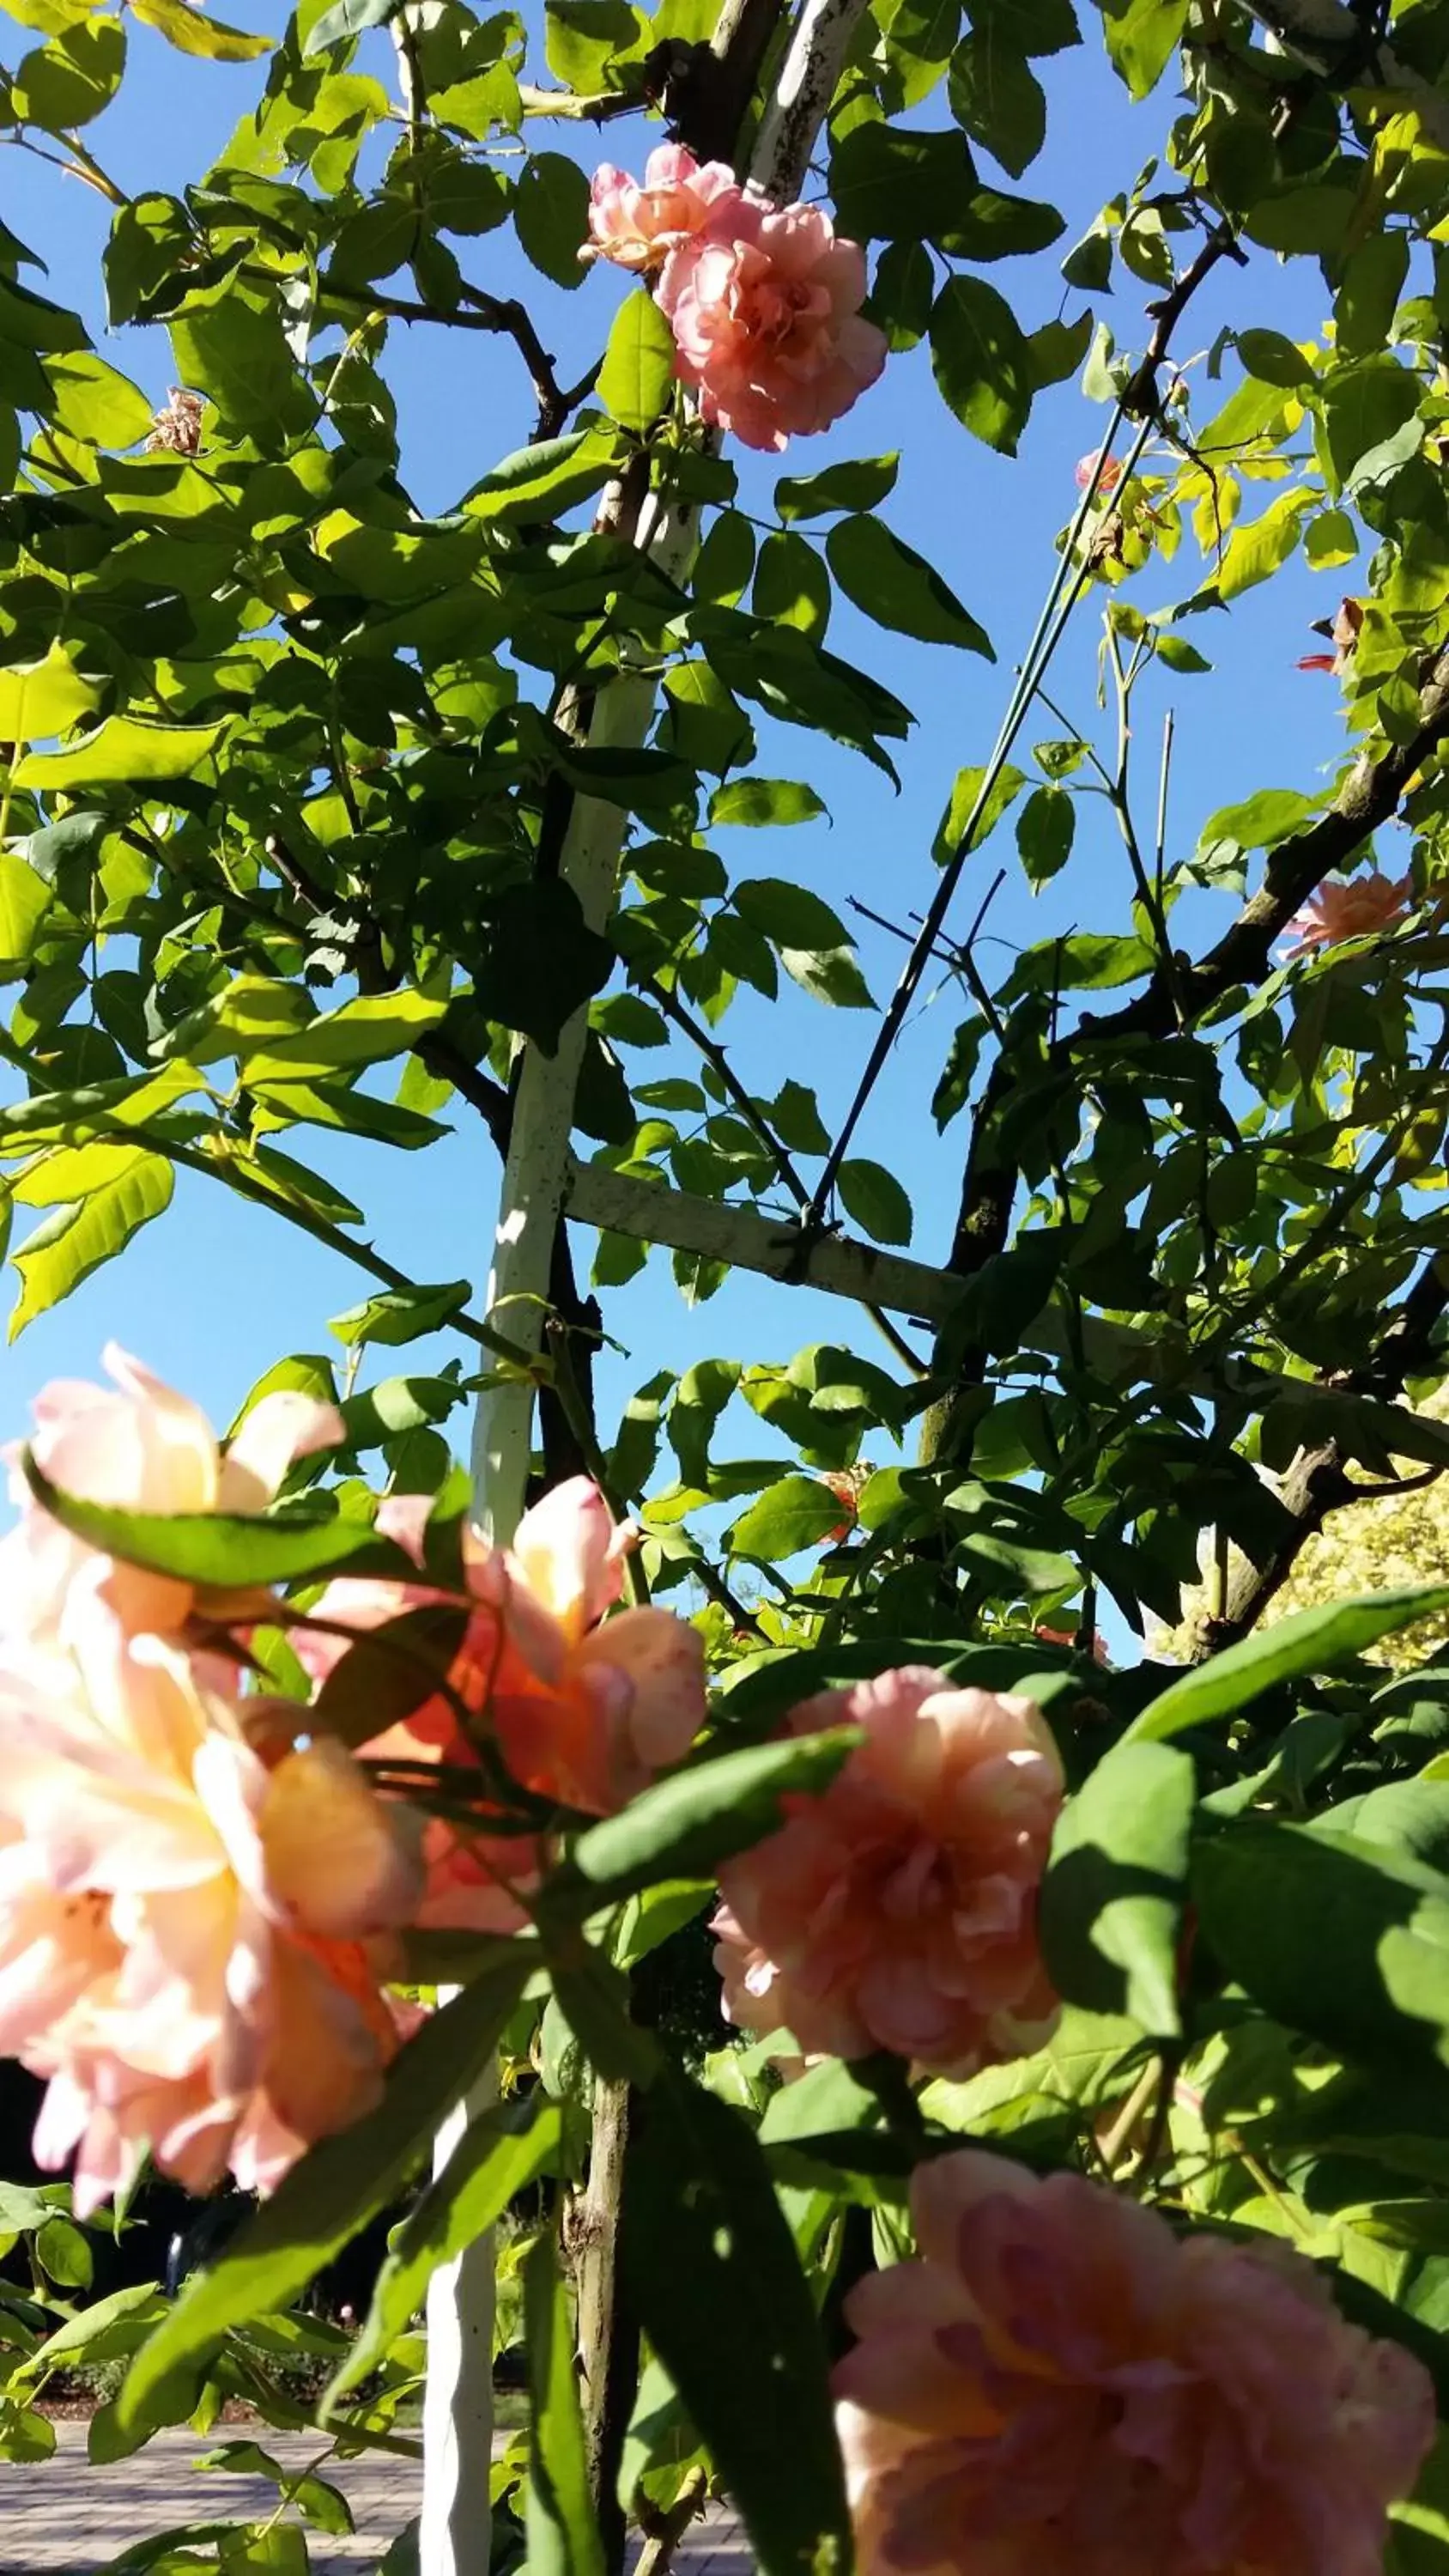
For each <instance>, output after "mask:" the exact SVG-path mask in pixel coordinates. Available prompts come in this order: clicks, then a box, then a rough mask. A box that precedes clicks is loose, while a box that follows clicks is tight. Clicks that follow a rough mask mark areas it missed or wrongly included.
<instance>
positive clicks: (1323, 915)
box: [1280, 869, 1414, 959]
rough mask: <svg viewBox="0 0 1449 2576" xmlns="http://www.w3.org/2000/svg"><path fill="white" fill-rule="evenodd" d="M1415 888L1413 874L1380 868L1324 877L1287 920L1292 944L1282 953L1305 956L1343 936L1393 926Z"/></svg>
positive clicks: (1334, 944)
mask: <svg viewBox="0 0 1449 2576" xmlns="http://www.w3.org/2000/svg"><path fill="white" fill-rule="evenodd" d="M1413 892H1414V888H1413V880H1412V878H1410V877H1398V878H1395V877H1386V876H1381V875H1380V874H1379V873H1378V871H1377V869H1371V870H1370V871H1369V873H1368V875H1367V876H1361V877H1325V878H1324V880H1323V883H1322V885H1320V886H1317V887H1316V888H1315V889H1314V891H1313V893H1312V894H1311V895H1310V896H1309V898H1308V901H1307V903H1306V904H1305V905H1304V907H1303V909H1302V911H1301V912H1295V914H1294V915H1293V918H1292V920H1291V921H1290V922H1289V924H1288V928H1289V930H1290V931H1291V932H1292V933H1293V934H1294V937H1293V940H1292V944H1291V945H1290V946H1288V947H1286V948H1284V949H1283V950H1282V951H1281V952H1280V953H1281V955H1282V956H1283V957H1284V958H1290V959H1291V958H1294V957H1306V956H1308V955H1309V954H1310V953H1311V952H1312V950H1313V949H1315V948H1336V947H1337V946H1338V944H1339V941H1340V940H1343V939H1362V938H1364V937H1365V936H1366V935H1367V934H1368V933H1370V932H1373V931H1376V930H1392V928H1393V927H1394V924H1395V922H1399V921H1402V920H1403V918H1404V915H1405V914H1406V913H1407V911H1408V910H1409V907H1410V904H1411V903H1412V901H1413Z"/></svg>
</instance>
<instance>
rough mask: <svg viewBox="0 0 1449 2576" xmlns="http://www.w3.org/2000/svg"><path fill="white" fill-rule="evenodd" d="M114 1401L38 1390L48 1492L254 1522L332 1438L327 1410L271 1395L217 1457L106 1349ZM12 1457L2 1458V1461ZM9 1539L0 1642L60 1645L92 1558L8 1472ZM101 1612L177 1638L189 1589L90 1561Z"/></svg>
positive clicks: (76, 1388) (191, 1408) (38, 1444)
mask: <svg viewBox="0 0 1449 2576" xmlns="http://www.w3.org/2000/svg"><path fill="white" fill-rule="evenodd" d="M102 1357H103V1360H104V1364H105V1367H106V1369H107V1371H108V1372H109V1374H110V1376H111V1377H112V1378H113V1379H114V1380H115V1386H116V1390H117V1391H116V1392H115V1393H112V1392H111V1391H110V1389H108V1388H106V1387H100V1386H90V1385H87V1384H85V1383H84V1382H83V1381H80V1380H76V1379H71V1378H58V1379H56V1380H54V1381H53V1382H52V1384H51V1385H49V1386H47V1387H45V1388H43V1389H42V1391H41V1393H40V1395H39V1396H38V1397H37V1398H36V1403H35V1432H34V1437H33V1439H32V1441H31V1448H32V1451H33V1454H34V1457H35V1460H36V1463H37V1465H38V1466H39V1467H40V1468H41V1469H42V1471H43V1473H44V1474H45V1475H46V1476H48V1477H49V1479H50V1481H51V1483H52V1484H54V1485H59V1486H60V1487H61V1488H62V1490H63V1491H65V1492H66V1493H71V1494H77V1495H79V1496H80V1497H81V1498H82V1499H83V1500H84V1501H86V1502H90V1503H108V1504H111V1505H112V1506H114V1507H116V1508H118V1509H120V1510H123V1511H132V1512H260V1511H263V1510H264V1509H265V1508H266V1505H267V1504H268V1503H269V1502H270V1501H271V1499H272V1496H273V1494H274V1493H275V1492H276V1490H277V1487H278V1486H279V1485H280V1483H281V1481H282V1478H283V1477H284V1476H285V1474H286V1472H287V1469H288V1468H289V1467H290V1466H291V1465H292V1463H293V1461H294V1460H295V1459H297V1458H302V1457H305V1456H307V1455H308V1454H309V1453H310V1452H311V1451H312V1450H314V1449H323V1448H329V1447H331V1446H332V1445H333V1444H334V1443H335V1442H337V1441H340V1440H341V1439H342V1438H343V1437H344V1431H343V1424H342V1417H341V1415H340V1414H339V1413H338V1412H337V1410H336V1408H335V1406H333V1405H330V1404H319V1403H316V1402H314V1400H313V1399H312V1398H311V1397H310V1396H305V1395H300V1394H295V1393H287V1392H281V1391H279V1392H278V1393H276V1394H273V1395H267V1396H263V1398H262V1400H261V1402H260V1404H257V1405H254V1406H253V1408H252V1410H251V1412H250V1413H249V1414H248V1415H247V1417H246V1420H245V1421H244V1422H243V1424H242V1425H241V1428H240V1430H239V1431H238V1433H237V1436H236V1438H235V1440H233V1441H232V1443H231V1445H230V1447H229V1448H228V1449H227V1450H226V1451H225V1452H224V1453H223V1451H222V1450H221V1449H220V1448H219V1447H218V1444H217V1439H216V1434H215V1432H214V1431H213V1430H212V1428H211V1425H210V1423H209V1422H208V1421H207V1419H206V1416H205V1414H204V1413H202V1412H201V1411H200V1410H199V1408H198V1407H197V1406H196V1405H194V1404H191V1403H189V1402H188V1401H187V1399H186V1397H185V1396H182V1395H177V1394H175V1393H174V1392H173V1390H172V1389H171V1388H170V1387H169V1386H165V1385H163V1383H162V1381H161V1379H160V1378H158V1377H153V1376H152V1374H151V1372H150V1370H149V1369H146V1368H143V1367H142V1365H141V1363H140V1361H139V1360H134V1359H132V1358H131V1357H130V1355H129V1353H128V1352H126V1351H123V1350H121V1349H120V1348H119V1346H118V1345H117V1344H116V1343H114V1342H111V1343H109V1344H108V1345H107V1347H106V1349H105V1351H104V1353H103V1354H102ZM13 1454H14V1453H12V1457H13ZM10 1497H11V1500H12V1502H14V1503H16V1504H18V1506H19V1508H20V1522H19V1526H18V1528H16V1529H14V1530H12V1531H11V1532H10V1534H9V1535H8V1537H6V1538H5V1539H4V1540H0V1634H4V1633H6V1632H12V1633H13V1632H16V1631H23V1632H24V1634H25V1635H27V1636H29V1637H32V1638H40V1637H43V1636H46V1635H51V1636H55V1637H60V1636H61V1635H62V1634H63V1630H64V1624H65V1605H66V1597H67V1594H68V1591H69V1588H70V1586H71V1584H72V1583H73V1582H74V1580H75V1578H76V1576H77V1575H78V1574H79V1572H80V1571H81V1569H82V1568H83V1567H84V1566H85V1565H87V1564H91V1563H95V1562H96V1561H97V1555H96V1551H95V1550H94V1549H92V1548H89V1547H87V1546H86V1544H85V1542H84V1540H82V1539H78V1538H73V1537H72V1536H71V1534H70V1532H69V1531H68V1530H65V1529H62V1527H61V1525H60V1523H59V1522H58V1521H56V1520H54V1519H52V1517H51V1515H50V1513H49V1512H47V1511H44V1510H42V1508H41V1506H40V1504H39V1503H37V1502H36V1500H35V1497H34V1495H33V1494H32V1493H31V1491H30V1488H29V1486H28V1485H27V1483H26V1481H25V1478H24V1475H23V1473H22V1472H21V1469H20V1466H19V1464H18V1462H17V1463H14V1464H13V1466H12V1473H11V1479H10ZM99 1562H100V1563H101V1564H102V1565H104V1567H105V1569H106V1590H107V1597H108V1599H109V1600H110V1603H111V1606H112V1608H113V1609H114V1610H115V1612H116V1614H117V1616H118V1617H119V1618H120V1619H121V1620H122V1621H123V1622H124V1624H125V1625H126V1626H127V1627H128V1628H129V1629H131V1630H132V1631H133V1632H137V1631H140V1630H142V1629H150V1630H153V1631H155V1632H157V1633H159V1634H165V1633H166V1632H168V1631H171V1630H174V1629H178V1628H180V1627H182V1626H183V1625H184V1623H185V1621H186V1619H187V1617H188V1615H189V1613H190V1610H191V1607H192V1602H193V1598H194V1595H193V1591H192V1587H191V1585H190V1584H188V1583H178V1582H174V1581H173V1580H172V1579H171V1578H170V1577H169V1576H166V1575H159V1574H148V1573H146V1572H145V1571H144V1570H143V1569H142V1568H141V1567H140V1566H135V1565H124V1564H121V1563H119V1562H118V1561H117V1560H116V1559H115V1558H112V1557H101V1558H100V1559H99Z"/></svg>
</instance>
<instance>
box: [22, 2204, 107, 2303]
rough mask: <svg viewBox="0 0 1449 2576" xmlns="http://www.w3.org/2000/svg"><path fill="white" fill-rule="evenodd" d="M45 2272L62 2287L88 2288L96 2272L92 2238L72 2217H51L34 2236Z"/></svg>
mask: <svg viewBox="0 0 1449 2576" xmlns="http://www.w3.org/2000/svg"><path fill="white" fill-rule="evenodd" d="M35 2253H36V2259H37V2260H38V2262H39V2264H40V2268H41V2270H42V2271H43V2272H46V2273H48V2274H49V2276H50V2278H51V2280H52V2281H55V2282H58V2283H59V2285H60V2287H61V2289H63V2290H67V2289H69V2290H88V2289H89V2288H90V2286H91V2281H92V2279H93V2277H94V2273H95V2265H94V2262H93V2260H92V2257H91V2249H90V2242H89V2240H88V2238H87V2237H86V2236H85V2235H84V2234H83V2232H82V2231H81V2229H80V2228H79V2227H77V2226H75V2224H74V2223H73V2221H72V2220H70V2219H69V2218H59V2217H57V2218H48V2219H47V2220H46V2222H45V2225H44V2226H43V2227H42V2228H41V2230H40V2232H39V2234H38V2235H37V2237H36V2239H35Z"/></svg>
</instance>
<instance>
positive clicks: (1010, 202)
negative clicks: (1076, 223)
mask: <svg viewBox="0 0 1449 2576" xmlns="http://www.w3.org/2000/svg"><path fill="white" fill-rule="evenodd" d="M1066 228H1067V226H1066V217H1065V216H1064V215H1062V214H1061V213H1059V212H1058V209H1057V208H1056V207H1055V206H1047V205H1043V204H1042V203H1041V201H1040V200H1039V199H1038V198H1035V197H1011V196H1004V195H1003V194H1002V192H1001V190H1000V189H999V188H978V189H977V191H976V193H975V195H974V196H973V197H971V198H969V199H968V201H967V202H966V204H965V205H963V206H961V207H959V208H958V209H957V213H956V218H955V221H954V222H953V224H952V226H951V229H950V231H949V232H947V233H943V234H942V235H941V247H942V249H943V250H945V251H947V252H949V254H950V256H951V258H952V259H970V260H995V259H1021V258H1023V257H1025V256H1027V255H1028V254H1029V253H1030V252H1032V251H1038V250H1047V249H1049V248H1050V246H1051V244H1052V243H1053V242H1054V241H1060V239H1061V237H1062V234H1063V233H1064V232H1065V231H1066Z"/></svg>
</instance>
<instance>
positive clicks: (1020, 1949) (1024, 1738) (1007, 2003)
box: [714, 1667, 1063, 2076]
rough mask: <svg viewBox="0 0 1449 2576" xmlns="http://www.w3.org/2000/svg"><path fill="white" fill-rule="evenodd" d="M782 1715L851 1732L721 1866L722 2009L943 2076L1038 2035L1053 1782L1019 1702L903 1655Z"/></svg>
mask: <svg viewBox="0 0 1449 2576" xmlns="http://www.w3.org/2000/svg"><path fill="white" fill-rule="evenodd" d="M791 1725H792V1727H793V1729H794V1731H795V1732H796V1733H797V1734H810V1733H812V1732H813V1731H814V1730H815V1729H817V1728H822V1727H827V1726H832V1725H853V1726H859V1727H861V1728H863V1730H864V1735H865V1740H864V1742H863V1743H862V1744H861V1746H860V1747H859V1749H858V1751H856V1752H855V1753H853V1754H851V1755H850V1757H849V1758H848V1760H847V1761H846V1763H845V1765H844V1768H843V1769H842V1770H841V1771H840V1773H839V1774H838V1775H837V1777H836V1779H835V1780H834V1781H833V1782H832V1784H831V1786H830V1787H829V1788H828V1789H827V1790H826V1791H825V1792H824V1794H823V1796H821V1797H818V1798H805V1797H795V1798H792V1799H789V1800H787V1801H786V1814H787V1821H786V1823H785V1824H784V1825H783V1826H782V1827H781V1829H780V1831H779V1832H778V1833H775V1834H771V1835H769V1836H767V1837H766V1839H765V1840H764V1841H763V1842H761V1843H759V1844H757V1845H756V1847H755V1849H754V1850H753V1851H750V1852H745V1853H742V1854H741V1856H740V1857H739V1858H738V1859H736V1860H733V1861H730V1862H728V1863H727V1864H726V1866H725V1867H724V1868H723V1869H722V1870H721V1872H720V1882H719V1883H720V1894H721V1896H722V1898H723V1900H724V1901H723V1903H722V1905H721V1907H720V1910H719V1912H718V1913H717V1914H716V1916H715V1919H714V1928H715V1931H716V1933H717V1934H718V1947H717V1949H716V1952H715V1957H716V1961H717V1963H718V1966H719V1969H720V1973H721V1975H722V1977H723V1979H724V2001H725V2010H726V2012H727V2013H728V2014H729V2016H730V2019H731V2020H732V2021H735V2022H741V2023H744V2024H745V2025H746V2026H748V2027H749V2028H751V2029H754V2030H760V2031H770V2030H780V2029H785V2030H788V2031H789V2032H790V2033H791V2035H792V2037H793V2038H794V2040H795V2041H796V2043H797V2045H798V2047H799V2048H800V2049H801V2050H802V2051H803V2052H804V2053H805V2054H806V2055H807V2056H809V2055H812V2054H817V2053H825V2054H829V2055H834V2056H838V2057H847V2058H849V2057H865V2056H868V2055H870V2053H871V2052H872V2051H873V2050H875V2049H879V2048H885V2049H892V2050H894V2051H895V2053H896V2054H897V2055H898V2056H901V2057H905V2058H909V2059H912V2060H914V2061H915V2062H916V2063H917V2064H918V2065H920V2066H922V2067H926V2068H929V2069H931V2070H932V2071H933V2072H935V2073H937V2074H942V2075H955V2076H961V2075H968V2074H971V2073H973V2072H974V2071H975V2070H976V2069H977V2068H978V2067H979V2066H981V2065H983V2064H985V2063H987V2062H988V2061H990V2060H993V2059H996V2058H1002V2057H1012V2056H1016V2055H1019V2054H1022V2053H1024V2052H1025V2051H1026V2050H1028V2049H1030V2048H1032V2047H1034V2046H1036V2045H1038V2044H1039V2043H1040V2042H1041V2041H1042V2040H1044V2039H1045V2038H1047V2036H1048V2035H1049V2033H1050V2030H1051V2026H1052V2023H1053V2020H1054V2018H1055V2014H1056V1997H1055V1995H1054V1994H1053V1992H1052V1989H1051V1985H1050V1982H1049V1980H1048V1978H1047V1974H1046V1970H1045V1968H1044V1966H1043V1964H1042V1958H1041V1952H1040V1949H1039V1947H1038V1942H1037V1927H1036V1899H1037V1890H1038V1887H1039V1885H1040V1882H1041V1875H1042V1871H1043V1869H1044V1868H1045V1866H1046V1859H1047V1852H1048V1849H1049V1847H1050V1843H1051V1834H1052V1827H1053V1825H1054V1824H1055V1822H1056V1818H1057V1814H1058V1811H1059V1809H1060V1806H1061V1802H1062V1793H1063V1781H1062V1770H1061V1764H1060V1761H1059V1759H1058V1756H1057V1750H1056V1746H1055V1744H1054V1743H1053V1741H1052V1738H1051V1734H1050V1732H1049V1730H1048V1728H1047V1726H1046V1724H1045V1721H1044V1720H1043V1718H1042V1716H1041V1713H1040V1711H1039V1710H1038V1708H1037V1707H1036V1705H1035V1703H1034V1701H1032V1700H1028V1699H1019V1698H998V1697H995V1696H993V1695H992V1694H991V1693H990V1692H988V1691H981V1690H953V1689H952V1687H951V1685H950V1683H949V1682H948V1681H947V1680H946V1679H945V1676H944V1675H943V1674H941V1673H934V1672H930V1671H926V1670H924V1669H920V1668H910V1667H908V1668H905V1669H903V1670H901V1671H898V1672H892V1673H882V1674H881V1675H880V1676H879V1678H878V1679H877V1680H875V1681H871V1682H861V1683H860V1684H858V1685H857V1687H856V1688H855V1689H854V1690H849V1691H827V1692H823V1693H821V1694H820V1695H819V1696H818V1697H817V1698H814V1699H810V1700H807V1701H805V1703H804V1704H803V1706H802V1707H800V1708H798V1709H797V1710H796V1711H795V1713H794V1716H793V1718H792V1719H791Z"/></svg>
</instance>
